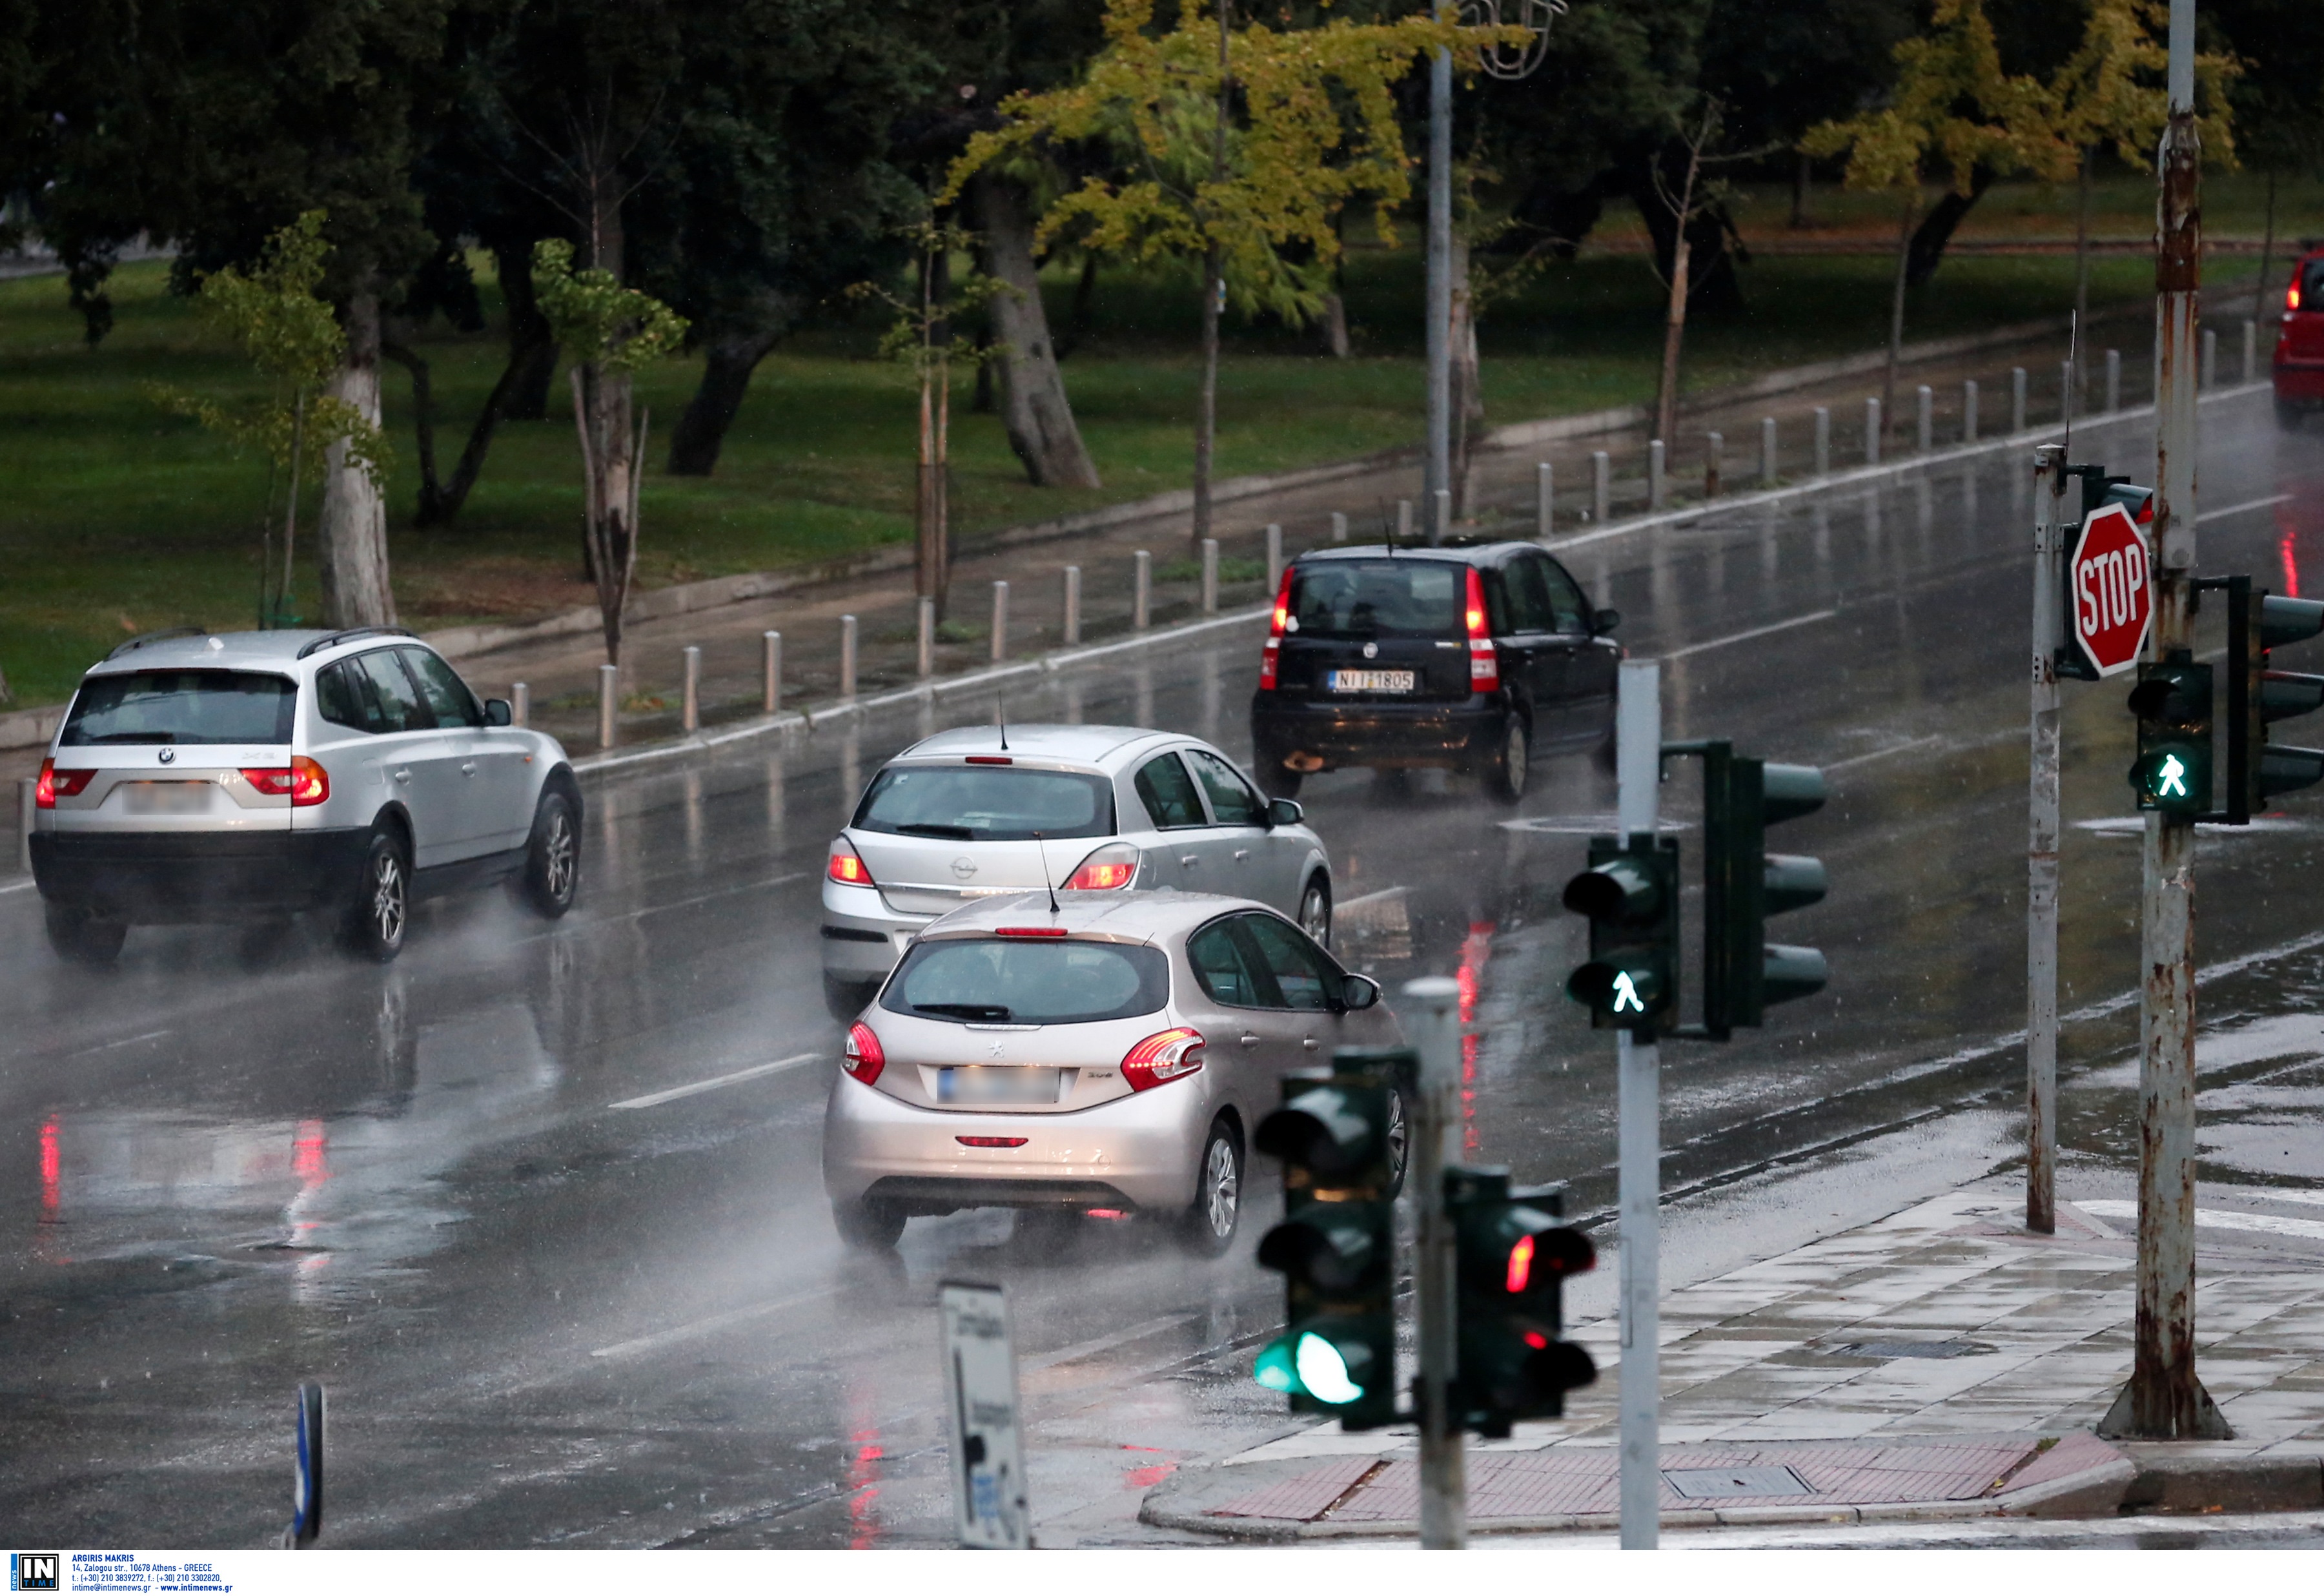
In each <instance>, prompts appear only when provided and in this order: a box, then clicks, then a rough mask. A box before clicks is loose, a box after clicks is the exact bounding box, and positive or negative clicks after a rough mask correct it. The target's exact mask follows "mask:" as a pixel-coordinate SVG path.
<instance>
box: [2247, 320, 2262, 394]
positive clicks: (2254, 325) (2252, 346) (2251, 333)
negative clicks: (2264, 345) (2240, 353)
mask: <svg viewBox="0 0 2324 1596" xmlns="http://www.w3.org/2000/svg"><path fill="white" fill-rule="evenodd" d="M2258 364H2259V323H2258V322H2256V321H2251V320H2246V321H2245V323H2244V381H2245V382H2246V383H2249V382H2252V381H2255V378H2254V377H2253V375H2252V372H2253V369H2254V368H2255V366H2257V365H2258Z"/></svg>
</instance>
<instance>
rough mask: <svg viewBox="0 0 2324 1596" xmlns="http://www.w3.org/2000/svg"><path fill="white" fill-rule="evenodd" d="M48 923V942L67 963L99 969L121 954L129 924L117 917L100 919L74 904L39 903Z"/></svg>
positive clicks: (104, 967)
mask: <svg viewBox="0 0 2324 1596" xmlns="http://www.w3.org/2000/svg"><path fill="white" fill-rule="evenodd" d="M42 908H43V909H44V910H45V911H46V912H45V918H46V920H47V923H48V932H49V946H50V947H51V948H52V949H53V950H55V953H56V955H57V957H59V958H60V959H62V960H64V961H65V963H67V964H84V965H87V966H88V967H89V968H91V969H96V970H102V969H106V968H108V967H110V966H111V964H113V962H114V961H115V959H117V958H119V957H120V956H121V945H122V943H123V942H124V940H125V939H126V938H127V937H128V936H129V927H128V926H127V925H126V924H125V923H124V922H123V921H120V920H108V919H102V918H98V917H97V916H96V915H93V914H91V913H90V912H89V911H88V910H87V909H83V908H81V907H80V906H79V905H78V904H72V903H54V902H51V903H46V904H43V905H42Z"/></svg>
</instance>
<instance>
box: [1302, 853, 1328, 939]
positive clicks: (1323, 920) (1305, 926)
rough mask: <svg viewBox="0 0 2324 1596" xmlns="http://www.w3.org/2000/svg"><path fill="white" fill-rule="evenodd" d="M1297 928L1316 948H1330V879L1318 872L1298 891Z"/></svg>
mask: <svg viewBox="0 0 2324 1596" xmlns="http://www.w3.org/2000/svg"><path fill="white" fill-rule="evenodd" d="M1299 928H1300V929H1301V930H1302V931H1305V932H1306V933H1307V935H1308V936H1311V937H1313V938H1314V941H1315V945H1316V946H1318V947H1329V946H1332V878H1331V877H1329V876H1327V875H1325V874H1324V873H1323V872H1322V871H1320V870H1319V871H1317V872H1315V873H1314V875H1311V876H1309V877H1308V878H1307V884H1306V885H1305V887H1303V888H1301V889H1300V890H1299Z"/></svg>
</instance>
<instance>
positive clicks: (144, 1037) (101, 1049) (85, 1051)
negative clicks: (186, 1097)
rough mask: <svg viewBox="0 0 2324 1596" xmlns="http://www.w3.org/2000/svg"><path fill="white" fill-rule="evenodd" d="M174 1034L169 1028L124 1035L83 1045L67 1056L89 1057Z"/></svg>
mask: <svg viewBox="0 0 2324 1596" xmlns="http://www.w3.org/2000/svg"><path fill="white" fill-rule="evenodd" d="M172 1034H173V1033H172V1032H170V1031H167V1030H149V1031H145V1032H143V1033H142V1034H140V1035H138V1036H134V1037H124V1038H121V1039H120V1040H119V1041H117V1042H99V1043H98V1044H97V1046H96V1047H83V1048H82V1049H81V1050H80V1051H79V1052H78V1053H68V1054H66V1055H65V1056H66V1057H67V1058H87V1057H88V1056H89V1055H91V1054H93V1053H110V1052H112V1051H113V1050H114V1049H115V1047H135V1046H136V1045H137V1044H138V1043H140V1042H150V1041H152V1039H153V1038H156V1037H166V1036H170V1035H172Z"/></svg>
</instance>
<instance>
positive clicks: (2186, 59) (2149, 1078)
mask: <svg viewBox="0 0 2324 1596" xmlns="http://www.w3.org/2000/svg"><path fill="white" fill-rule="evenodd" d="M2169 63H2170V64H2169V74H2168V84H2169V90H2170V115H2169V118H2168V120H2167V121H2166V122H2165V124H2164V125H2163V143H2162V147H2161V149H2160V151H2159V152H2157V155H2156V168H2157V171H2158V175H2159V177H2160V179H2161V182H2162V195H2161V198H2160V199H2159V200H2158V202H2157V204H2156V208H2155V231H2154V323H2155V325H2154V344H2155V355H2156V364H2157V368H2158V371H2157V380H2156V383H2155V395H2154V428H2155V439H2154V531H2153V537H2154V541H2155V546H2156V550H2157V556H2158V558H2157V559H2156V561H2155V582H2154V627H2153V632H2152V633H2151V634H2150V641H2149V642H2148V645H2147V648H2148V658H2149V659H2152V660H2162V659H2164V658H2165V657H2167V656H2169V655H2171V654H2172V652H2174V651H2178V652H2180V656H2181V658H2184V657H2185V653H2184V650H2190V649H2191V648H2192V646H2193V642H2194V634H2193V626H2192V622H2193V616H2192V613H2191V609H2192V605H2191V603H2190V601H2191V600H2192V599H2193V597H2194V593H2193V586H2192V583H2193V577H2194V568H2195V456H2196V448H2197V444H2198V436H2197V420H2196V406H2195V401H2196V379H2197V376H2198V373H2197V371H2196V364H2195V363H2196V347H2197V336H2196V335H2197V327H2196V317H2197V314H2198V306H2197V297H2198V294H2199V291H2200V288H2201V282H2202V261H2203V217H2202V163H2201V150H2200V147H2199V144H2198V143H2197V141H2196V135H2195V0H2171V51H2170V58H2169ZM2139 908H2140V914H2139V927H2140V937H2139V940H2140V944H2141V948H2140V952H2141V955H2142V956H2141V961H2140V963H2141V968H2142V972H2143V974H2144V992H2142V994H2141V998H2142V1001H2141V1003H2140V1012H2139V1068H2138V1096H2139V1105H2138V1106H2139V1138H2138V1141H2139V1158H2138V1314H2137V1321H2136V1326H2135V1348H2134V1352H2133V1356H2132V1362H2131V1373H2130V1383H2129V1384H2128V1385H2127V1386H2125V1387H2124V1388H2123V1390H2122V1394H2121V1395H2120V1396H2119V1397H2117V1398H2116V1399H2115V1403H2114V1407H2112V1408H2111V1409H2110V1410H2109V1411H2108V1412H2107V1416H2106V1418H2105V1420H2104V1422H2103V1423H2102V1424H2101V1425H2099V1434H2101V1435H2124V1436H2135V1437H2138V1438H2140V1439H2144V1440H2153V1441H2193V1440H2198V1439H2207V1438H2210V1437H2215V1436H2225V1435H2227V1434H2228V1433H2229V1432H2228V1430H2227V1421H2226V1420H2225V1419H2224V1418H2222V1417H2221V1416H2220V1415H2219V1410H2218V1407H2214V1406H2213V1405H2212V1402H2211V1398H2210V1395H2209V1393H2208V1392H2207V1391H2205V1390H2204V1389H2203V1383H2202V1381H2201V1380H2199V1379H2197V1378H2196V1375H2195V913H2194V911H2195V827H2194V824H2193V822H2191V821H2190V820H2187V819H2183V818H2181V817H2180V816H2175V815H2164V814H2163V813H2161V812H2160V811H2155V810H2150V811H2149V812H2148V814H2147V816H2146V845H2145V881H2144V890H2143V891H2142V894H2141V898H2140V904H2139Z"/></svg>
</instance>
